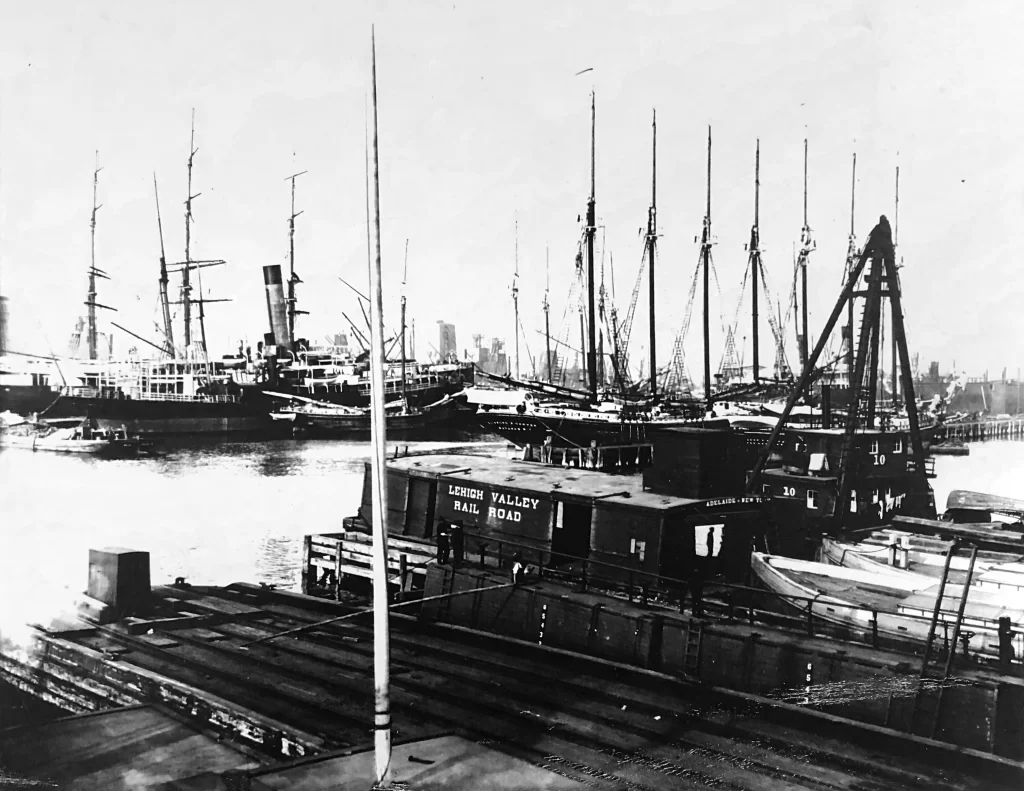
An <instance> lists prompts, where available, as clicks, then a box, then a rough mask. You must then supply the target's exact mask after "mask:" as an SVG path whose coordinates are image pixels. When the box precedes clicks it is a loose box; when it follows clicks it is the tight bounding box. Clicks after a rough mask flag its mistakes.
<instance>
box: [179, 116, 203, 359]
mask: <svg viewBox="0 0 1024 791" xmlns="http://www.w3.org/2000/svg"><path fill="white" fill-rule="evenodd" d="M197 150H198V149H196V111H195V108H192V136H191V137H190V138H189V144H188V151H189V154H188V197H187V198H186V199H185V265H184V266H183V267H182V268H181V304H182V305H183V308H182V313H183V314H184V315H183V319H184V322H185V355H186V356H188V347H189V346H191V345H192V283H191V274H192V250H191V243H192V199H193V198H197V197H199V196H198V195H193V194H192V159H193V157H195V155H196V151H197ZM199 296H200V297H202V294H200V295H199Z"/></svg>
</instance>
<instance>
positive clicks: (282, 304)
mask: <svg viewBox="0 0 1024 791" xmlns="http://www.w3.org/2000/svg"><path fill="white" fill-rule="evenodd" d="M263 283H264V285H265V286H266V287H267V314H268V315H269V316H270V330H271V332H272V333H273V335H274V343H275V344H277V345H278V346H281V347H284V348H285V349H288V350H289V351H291V348H292V339H291V335H290V333H289V332H288V305H287V302H286V301H285V298H284V284H283V281H282V279H281V265H280V264H270V265H269V266H265V267H263Z"/></svg>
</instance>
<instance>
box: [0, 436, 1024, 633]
mask: <svg viewBox="0 0 1024 791" xmlns="http://www.w3.org/2000/svg"><path fill="white" fill-rule="evenodd" d="M494 439H495V438H489V441H480V440H479V439H477V440H473V439H470V438H467V441H469V442H474V443H475V445H476V446H477V447H478V449H479V450H480V452H487V451H490V452H494V451H496V450H499V449H500V448H502V447H503V443H500V442H495V441H494ZM456 445H457V446H458V447H459V448H464V447H466V442H458V443H440V442H433V443H426V442H420V443H411V444H410V445H409V446H408V447H409V449H410V450H411V451H417V450H444V449H450V448H452V447H454V446H456ZM403 447H404V445H403ZM970 448H971V453H970V456H966V457H952V456H941V457H938V458H936V460H935V469H936V473H937V477H936V479H935V480H934V481H933V482H932V485H933V487H934V489H935V498H936V504H937V505H938V507H939V510H940V511H941V510H942V509H943V508H944V506H945V503H946V498H947V496H948V494H949V492H950V491H951V490H952V489H971V490H976V491H984V492H990V493H993V494H999V495H1004V496H1008V497H1015V498H1020V499H1024V475H1022V472H1024V442H1019V441H1005V442H999V441H994V442H983V443H972V444H971V446H970ZM368 459H369V444H368V443H366V442H346V441H323V440H277V441H270V442H238V441H219V442H215V441H202V442H194V443H191V444H185V443H180V444H172V445H167V446H164V447H163V448H162V449H160V451H159V453H158V455H156V456H154V457H150V458H139V459H131V460H98V459H91V458H82V457H78V456H64V455H61V454H49V453H32V452H29V451H24V450H21V449H0V531H2V537H3V540H2V546H0V596H2V598H0V602H2V604H0V636H2V638H6V639H10V640H14V641H15V642H16V643H18V644H20V643H22V642H23V640H24V637H25V635H26V634H27V629H26V627H25V626H24V624H26V623H27V622H42V623H46V622H48V621H49V620H51V619H52V618H53V617H54V616H55V615H57V614H58V613H59V612H60V611H62V610H67V609H68V608H69V607H70V606H71V602H72V601H73V598H74V596H75V595H76V594H78V593H80V592H82V591H84V590H85V587H86V582H87V575H88V550H89V549H90V548H101V547H124V548H129V549H137V550H145V551H148V552H149V553H150V558H151V573H152V579H153V582H154V584H165V583H170V582H173V581H174V579H175V578H176V577H185V578H186V579H187V580H188V581H189V582H191V583H193V584H228V583H231V582H237V581H246V582H263V583H267V584H276V585H279V586H281V587H297V586H298V583H299V562H300V556H301V551H302V537H303V536H304V535H306V534H308V533H316V532H330V531H335V530H341V528H342V519H343V518H344V517H346V516H350V515H352V514H354V513H355V511H356V509H357V506H358V503H359V498H360V495H361V489H362V476H363V465H364V462H365V461H367V460H368Z"/></svg>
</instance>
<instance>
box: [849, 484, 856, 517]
mask: <svg viewBox="0 0 1024 791" xmlns="http://www.w3.org/2000/svg"><path fill="white" fill-rule="evenodd" d="M850 513H851V514H855V513H857V490H856V489H854V490H852V491H851V492H850Z"/></svg>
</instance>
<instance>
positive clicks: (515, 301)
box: [512, 217, 519, 379]
mask: <svg viewBox="0 0 1024 791" xmlns="http://www.w3.org/2000/svg"><path fill="white" fill-rule="evenodd" d="M515 224H516V259H515V264H516V271H515V274H514V275H513V276H512V307H513V311H514V313H515V334H516V368H515V371H516V379H518V378H519V218H518V217H516V223H515Z"/></svg>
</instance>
